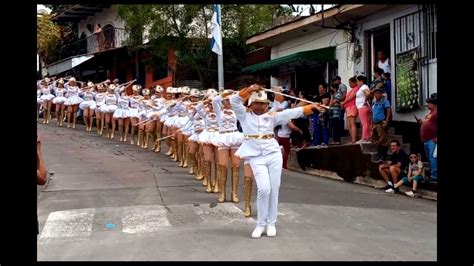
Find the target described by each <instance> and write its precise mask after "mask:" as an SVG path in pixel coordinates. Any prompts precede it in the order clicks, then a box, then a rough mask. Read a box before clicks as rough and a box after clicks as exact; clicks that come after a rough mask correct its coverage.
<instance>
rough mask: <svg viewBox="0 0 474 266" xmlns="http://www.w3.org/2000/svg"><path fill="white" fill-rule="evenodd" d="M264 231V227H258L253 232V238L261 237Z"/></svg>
mask: <svg viewBox="0 0 474 266" xmlns="http://www.w3.org/2000/svg"><path fill="white" fill-rule="evenodd" d="M262 233H263V228H261V227H256V228H255V229H254V230H253V232H252V238H260V237H261V236H262Z"/></svg>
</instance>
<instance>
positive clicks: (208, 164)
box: [204, 162, 212, 193]
mask: <svg viewBox="0 0 474 266" xmlns="http://www.w3.org/2000/svg"><path fill="white" fill-rule="evenodd" d="M204 165H205V168H204V170H205V172H204V176H205V178H207V184H206V185H207V188H206V192H207V193H211V192H212V182H211V174H212V168H211V162H204Z"/></svg>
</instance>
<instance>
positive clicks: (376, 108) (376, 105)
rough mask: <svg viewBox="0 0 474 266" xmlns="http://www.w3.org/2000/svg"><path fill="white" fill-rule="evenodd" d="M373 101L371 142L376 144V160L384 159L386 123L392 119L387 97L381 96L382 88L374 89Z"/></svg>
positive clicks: (386, 142)
mask: <svg viewBox="0 0 474 266" xmlns="http://www.w3.org/2000/svg"><path fill="white" fill-rule="evenodd" d="M374 98H375V101H374V102H373V103H372V122H373V126H372V142H373V143H374V144H375V145H377V158H376V159H375V160H376V161H381V160H384V161H385V160H386V157H387V150H388V123H389V122H390V121H391V119H392V109H391V108H390V103H389V102H388V100H387V99H385V98H384V97H383V96H382V89H380V88H376V89H375V90H374Z"/></svg>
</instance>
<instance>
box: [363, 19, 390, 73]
mask: <svg viewBox="0 0 474 266" xmlns="http://www.w3.org/2000/svg"><path fill="white" fill-rule="evenodd" d="M366 38H367V51H369V52H368V53H367V56H368V58H367V62H368V64H367V65H366V73H367V80H368V81H371V80H372V79H373V76H374V69H375V67H376V66H377V53H378V52H380V51H382V52H383V53H384V54H385V55H386V57H388V58H390V54H391V51H392V49H391V46H390V24H385V25H383V26H380V27H377V28H374V29H371V30H368V31H367V32H366ZM391 61H392V60H390V62H391Z"/></svg>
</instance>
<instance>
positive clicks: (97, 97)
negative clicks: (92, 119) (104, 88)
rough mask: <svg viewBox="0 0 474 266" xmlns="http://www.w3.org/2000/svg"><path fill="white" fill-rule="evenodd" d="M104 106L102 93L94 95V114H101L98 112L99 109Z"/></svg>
mask: <svg viewBox="0 0 474 266" xmlns="http://www.w3.org/2000/svg"><path fill="white" fill-rule="evenodd" d="M104 104H105V93H104V92H99V93H96V94H95V106H96V108H95V112H96V113H102V111H101V110H100V107H101V106H102V105H104Z"/></svg>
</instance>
